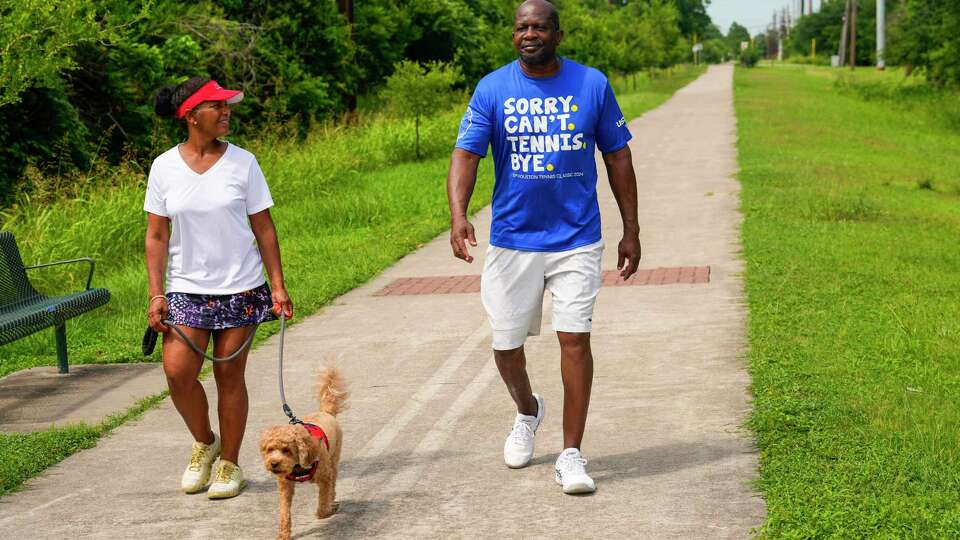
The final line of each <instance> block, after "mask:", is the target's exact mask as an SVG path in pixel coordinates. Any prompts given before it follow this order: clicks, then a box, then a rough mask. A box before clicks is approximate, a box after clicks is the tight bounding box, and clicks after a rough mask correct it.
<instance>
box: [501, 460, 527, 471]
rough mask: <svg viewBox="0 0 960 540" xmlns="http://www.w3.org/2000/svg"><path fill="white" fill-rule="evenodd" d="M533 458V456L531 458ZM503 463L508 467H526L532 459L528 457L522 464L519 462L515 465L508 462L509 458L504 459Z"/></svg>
mask: <svg viewBox="0 0 960 540" xmlns="http://www.w3.org/2000/svg"><path fill="white" fill-rule="evenodd" d="M531 459H532V458H531ZM503 464H504V465H506V466H507V468H508V469H522V468H524V467H526V466H527V465H530V459H528V460H527V461H526V462H524V463H521V464H519V465H514V464H511V463H507V460H503Z"/></svg>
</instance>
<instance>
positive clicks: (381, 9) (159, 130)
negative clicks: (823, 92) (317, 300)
mask: <svg viewBox="0 0 960 540" xmlns="http://www.w3.org/2000/svg"><path fill="white" fill-rule="evenodd" d="M703 3H704V2H702V0H687V1H684V2H680V4H675V3H674V1H673V0H637V1H635V2H627V3H626V4H624V3H623V2H616V3H610V2H602V1H596V0H591V1H586V2H582V1H574V0H569V1H566V2H564V1H560V2H558V4H559V7H560V10H561V21H562V24H563V26H564V29H565V31H566V34H567V39H566V41H565V43H564V44H562V45H561V49H560V53H561V54H563V55H565V56H568V57H571V58H573V59H575V60H578V61H580V62H583V63H586V64H589V65H592V66H593V67H596V68H597V69H599V70H601V71H603V72H605V73H608V74H614V73H618V74H626V73H634V72H637V71H640V70H648V69H653V68H667V67H670V66H672V65H674V64H676V63H678V62H682V61H685V60H686V59H687V58H689V43H687V42H686V40H685V39H683V38H682V35H683V32H684V31H683V30H681V28H682V27H683V25H688V26H690V28H694V27H696V28H700V30H697V31H698V32H699V31H703V30H705V31H706V33H709V32H711V31H713V32H714V33H716V29H715V28H713V27H712V25H709V24H706V25H705V26H704V25H703V24H702V23H703V20H702V19H703V13H702V12H703V9H702V8H703ZM354 6H355V7H354V24H353V25H352V26H351V25H350V24H348V21H347V18H346V16H345V15H344V14H341V13H340V12H339V10H338V2H336V0H278V1H274V2H250V1H247V0H223V1H220V2H212V1H210V0H200V1H197V2H185V1H184V0H91V1H86V2H81V1H79V0H54V1H51V2H41V1H39V0H24V1H20V2H14V1H13V0H0V53H2V54H0V120H2V123H0V208H2V207H4V206H6V205H8V204H10V203H11V202H12V201H13V200H15V198H16V197H17V194H18V193H27V194H29V193H30V192H31V191H32V190H33V189H34V182H33V179H35V178H37V177H38V176H43V175H55V176H57V177H59V178H66V177H78V178H82V177H83V174H76V175H64V174H63V173H64V172H65V171H73V172H75V173H83V172H85V171H86V170H87V169H89V167H90V166H91V164H92V163H95V162H99V161H105V162H106V163H109V164H113V165H118V164H120V163H121V162H123V161H125V160H128V159H132V160H134V161H136V162H137V163H138V164H139V166H140V167H146V166H147V165H148V163H149V161H150V160H151V159H152V158H153V156H155V155H156V154H157V153H159V152H160V151H162V150H164V149H166V148H169V146H170V145H172V144H174V143H175V142H176V141H178V140H180V139H181V138H182V136H183V132H182V127H181V126H180V125H178V124H177V123H176V122H171V121H169V120H168V119H161V118H157V117H156V116H155V115H154V114H153V95H154V92H155V90H156V89H157V88H158V87H160V86H162V85H167V84H174V83H178V82H180V81H182V80H185V79H186V78H187V77H189V76H206V77H212V78H214V79H217V80H218V81H220V82H221V83H223V84H224V85H227V86H230V87H239V88H240V89H242V90H244V92H245V94H246V99H245V100H244V102H243V104H242V105H241V106H240V107H239V108H238V113H239V114H237V115H236V117H235V118H236V120H237V121H236V122H234V124H233V126H232V127H233V130H234V133H235V134H236V135H237V136H240V137H250V136H254V135H256V134H258V133H261V132H262V131H263V130H264V129H265V128H266V129H269V130H277V129H286V130H289V131H290V132H292V133H296V134H298V135H299V136H300V138H301V139H302V138H304V137H306V136H307V134H308V133H309V132H310V130H311V126H313V125H316V124H322V123H324V122H328V121H331V120H333V119H336V118H339V117H340V115H341V114H342V113H343V112H345V111H347V110H349V109H352V108H353V107H354V106H355V104H356V103H357V102H358V101H359V100H360V99H361V98H362V97H363V96H376V95H378V94H379V90H380V88H381V87H382V86H383V85H384V84H385V81H386V78H387V76H389V75H390V74H391V73H392V71H393V66H394V65H395V64H396V63H397V62H400V61H403V60H410V61H414V62H418V63H421V64H427V63H430V62H444V63H446V64H449V65H452V66H456V68H457V69H458V70H459V72H460V73H461V74H462V76H463V77H462V79H461V82H460V83H458V84H459V85H460V88H464V87H466V88H467V89H469V87H470V86H471V85H472V84H474V83H475V82H476V81H477V80H479V79H480V78H481V77H482V76H483V75H485V74H486V73H488V72H489V71H491V70H492V69H495V68H496V67H499V66H500V65H503V64H504V63H506V62H509V61H511V60H513V59H514V58H515V57H516V52H515V51H514V49H513V45H512V43H511V41H510V27H511V24H512V20H513V14H514V10H515V9H516V6H517V1H516V0H405V1H403V2H395V1H392V0H365V1H363V2H355V3H354ZM677 6H680V7H679V8H678V7H677ZM691 21H692V22H691ZM696 21H700V22H696ZM707 22H709V19H707ZM698 25H699V26H698ZM367 101H369V100H367ZM23 119H27V121H26V122H24V121H23ZM27 171H30V173H31V174H30V175H29V176H28V175H27V174H26V172H27Z"/></svg>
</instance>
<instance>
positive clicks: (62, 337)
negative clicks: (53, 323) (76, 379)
mask: <svg viewBox="0 0 960 540" xmlns="http://www.w3.org/2000/svg"><path fill="white" fill-rule="evenodd" d="M57 365H58V366H59V367H60V373H63V374H65V373H69V368H68V367H67V324H66V323H64V324H61V325H60V326H58V327H57Z"/></svg>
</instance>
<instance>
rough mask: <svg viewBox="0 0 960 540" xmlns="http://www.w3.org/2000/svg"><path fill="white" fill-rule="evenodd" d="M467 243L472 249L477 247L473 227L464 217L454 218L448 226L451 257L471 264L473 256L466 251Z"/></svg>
mask: <svg viewBox="0 0 960 540" xmlns="http://www.w3.org/2000/svg"><path fill="white" fill-rule="evenodd" d="M467 242H469V243H470V245H471V246H474V247H476V245H477V237H476V236H475V235H474V233H473V225H472V224H471V223H470V222H469V221H467V218H465V217H458V218H454V220H453V222H452V223H451V225H450V247H451V248H452V249H453V256H454V257H456V258H458V259H463V260H465V261H467V262H468V263H472V262H473V256H472V255H470V252H468V251H467Z"/></svg>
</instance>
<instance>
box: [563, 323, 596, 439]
mask: <svg viewBox="0 0 960 540" xmlns="http://www.w3.org/2000/svg"><path fill="white" fill-rule="evenodd" d="M557 338H558V339H559V340H560V375H561V378H562V379H563V447H564V448H580V442H581V441H582V440H583V430H584V427H585V426H586V423H587V409H588V408H589V407H590V389H591V387H592V386H593V354H592V353H591V351H590V333H589V332H576V333H574V332H557Z"/></svg>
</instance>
